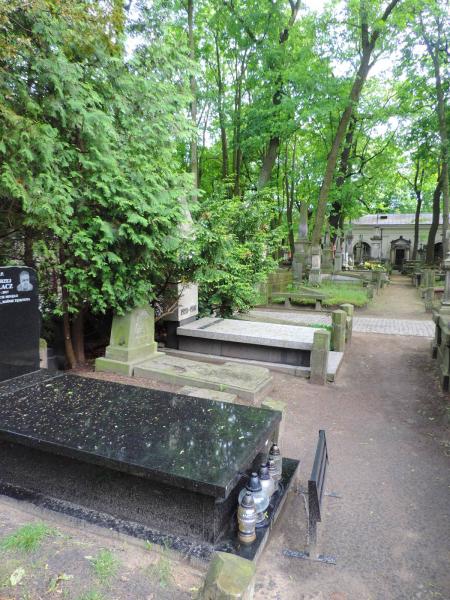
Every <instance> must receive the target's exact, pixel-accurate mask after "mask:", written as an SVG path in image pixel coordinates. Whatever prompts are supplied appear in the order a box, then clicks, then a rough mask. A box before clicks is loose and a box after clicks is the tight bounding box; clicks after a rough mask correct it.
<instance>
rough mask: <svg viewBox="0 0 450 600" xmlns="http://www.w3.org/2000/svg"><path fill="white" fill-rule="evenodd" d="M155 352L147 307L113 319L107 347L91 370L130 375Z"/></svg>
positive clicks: (152, 323) (150, 312)
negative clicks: (137, 365)
mask: <svg viewBox="0 0 450 600" xmlns="http://www.w3.org/2000/svg"><path fill="white" fill-rule="evenodd" d="M156 352H157V344H156V342H155V313H154V310H153V308H152V307H151V306H141V307H138V308H134V309H133V310H132V311H130V312H128V313H126V314H125V315H123V316H120V315H115V316H114V318H113V323H112V327H111V338H110V343H109V346H107V348H106V351H105V356H104V357H101V358H97V360H96V361H95V370H96V371H109V372H112V373H119V374H122V375H132V374H133V369H134V367H135V365H136V364H138V363H140V362H142V361H144V360H146V359H148V358H150V357H152V356H154V355H155V354H156Z"/></svg>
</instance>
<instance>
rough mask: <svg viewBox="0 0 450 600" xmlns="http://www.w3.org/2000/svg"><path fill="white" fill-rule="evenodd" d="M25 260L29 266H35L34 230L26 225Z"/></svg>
mask: <svg viewBox="0 0 450 600" xmlns="http://www.w3.org/2000/svg"><path fill="white" fill-rule="evenodd" d="M23 246H24V248H23V262H24V264H25V265H26V266H27V267H31V268H32V269H34V268H35V266H36V265H35V263H34V254H33V232H32V231H31V229H30V228H29V227H25V231H24V240H23Z"/></svg>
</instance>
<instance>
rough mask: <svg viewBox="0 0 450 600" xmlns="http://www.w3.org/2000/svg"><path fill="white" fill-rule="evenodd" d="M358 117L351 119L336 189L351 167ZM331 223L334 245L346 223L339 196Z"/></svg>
mask: <svg viewBox="0 0 450 600" xmlns="http://www.w3.org/2000/svg"><path fill="white" fill-rule="evenodd" d="M355 124H356V119H355V116H354V115H353V118H352V119H351V120H350V123H349V126H348V131H347V133H346V135H345V142H344V147H343V149H342V152H341V159H340V162H339V175H338V176H337V178H336V189H337V190H339V188H341V187H342V186H343V185H344V183H345V180H346V177H347V175H348V172H349V168H350V151H351V148H352V143H353V133H354V131H355ZM328 222H329V224H330V230H331V231H330V241H331V243H332V245H333V244H334V243H335V242H336V238H337V236H338V231H339V230H341V229H342V227H343V224H344V214H343V205H342V199H341V198H337V199H336V200H335V201H334V202H333V206H332V209H331V214H330V217H329V219H328Z"/></svg>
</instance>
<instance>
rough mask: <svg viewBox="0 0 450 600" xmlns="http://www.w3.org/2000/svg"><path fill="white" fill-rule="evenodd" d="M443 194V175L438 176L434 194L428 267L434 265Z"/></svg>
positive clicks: (428, 242) (428, 244) (428, 246)
mask: <svg viewBox="0 0 450 600" xmlns="http://www.w3.org/2000/svg"><path fill="white" fill-rule="evenodd" d="M441 193H442V173H439V174H438V180H437V183H436V187H435V189H434V192H433V218H432V220H431V227H430V230H429V232H428V240H427V258H426V262H427V265H432V264H433V263H434V244H435V243H436V234H437V231H438V229H439V216H440V213H441Z"/></svg>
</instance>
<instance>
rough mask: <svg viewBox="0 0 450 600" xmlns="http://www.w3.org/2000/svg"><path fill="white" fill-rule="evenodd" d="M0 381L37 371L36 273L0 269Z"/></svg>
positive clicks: (16, 269) (37, 310) (30, 270)
mask: <svg viewBox="0 0 450 600" xmlns="http://www.w3.org/2000/svg"><path fill="white" fill-rule="evenodd" d="M0 322H1V334H0V381H4V380H5V379H11V378H12V377H18V376H19V375H24V374H25V373H32V372H33V371H37V370H38V369H39V362H40V361H39V332H40V313H39V295H38V282H37V277H36V272H35V271H34V270H33V269H30V268H29V267H0Z"/></svg>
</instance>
